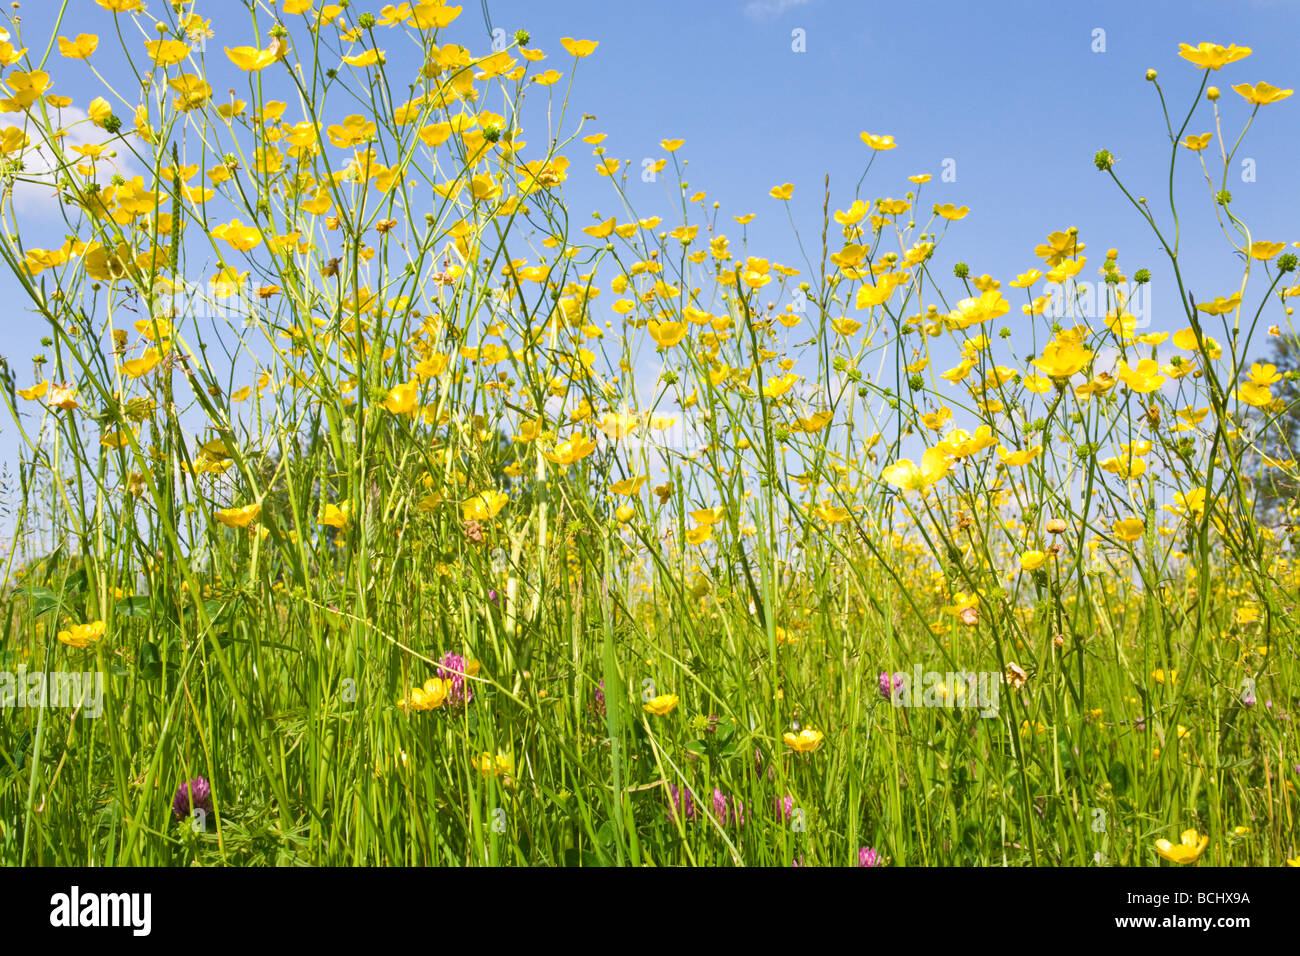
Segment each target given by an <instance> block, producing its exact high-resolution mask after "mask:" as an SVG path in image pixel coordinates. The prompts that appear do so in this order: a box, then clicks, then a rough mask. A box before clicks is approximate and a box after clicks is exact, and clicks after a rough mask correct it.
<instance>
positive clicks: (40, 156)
mask: <svg viewBox="0 0 1300 956" xmlns="http://www.w3.org/2000/svg"><path fill="white" fill-rule="evenodd" d="M59 118H60V119H61V120H62V121H63V129H65V130H66V131H67V135H66V136H65V137H64V138H63V149H64V152H65V153H66V152H68V150H70V149H71V147H73V146H85V145H88V144H90V143H94V142H98V141H101V140H103V139H104V138H105V137H106V135H107V134H105V133H104V131H103V130H102V129H100V128H99V127H98V126H95V125H94V124H92V123H90V122H88V119H89V117H87V115H86V112H85V110H81V109H78V108H77V107H75V106H65V107H63V109H62V110H61V111H60V116H59ZM32 139H33V140H36V139H37V136H36V135H33V137H32ZM117 152H118V155H117V157H116V158H115V159H113V160H109V161H108V162H111V164H112V169H113V171H114V172H117V173H120V174H121V175H122V176H124V177H125V178H126V179H130V178H131V177H133V176H139V175H141V172H140V170H138V169H136V168H135V165H134V164H133V163H132V162H131V156H130V154H129V153H128V152H127V151H126V150H125V149H123V148H121V147H120V146H119V147H118V150H117ZM23 163H24V165H25V170H24V174H25V175H26V176H28V177H31V178H32V179H39V180H42V182H32V181H31V180H30V179H28V180H21V181H19V182H17V183H15V184H14V195H13V199H14V208H15V210H16V211H17V212H19V213H21V214H22V215H24V216H25V217H29V218H34V219H35V218H44V217H55V218H58V219H61V217H60V216H59V202H60V200H59V192H58V190H57V189H55V188H54V185H53V184H52V183H50V182H49V181H48V180H49V179H50V173H51V172H52V171H53V169H54V157H53V156H51V155H50V153H49V151H48V147H46V148H41V149H33V150H29V151H27V152H26V153H24V154H23Z"/></svg>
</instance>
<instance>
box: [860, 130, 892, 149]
mask: <svg viewBox="0 0 1300 956" xmlns="http://www.w3.org/2000/svg"><path fill="white" fill-rule="evenodd" d="M858 138H859V139H860V140H862V142H864V143H866V144H867V145H868V146H870V147H871V148H872V149H874V150H877V151H882V150H886V149H893V148H894V147H895V146H897V145H898V144H897V143H895V142H894V137H892V136H876V135H873V134H871V133H868V132H866V131H863V132H861V133H859V134H858Z"/></svg>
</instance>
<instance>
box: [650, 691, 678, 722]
mask: <svg viewBox="0 0 1300 956" xmlns="http://www.w3.org/2000/svg"><path fill="white" fill-rule="evenodd" d="M676 706H677V695H676V694H660V695H659V696H658V697H652V698H650V699H649V700H647V701H646V702H645V703H644V704H642V705H641V709H642V710H644V711H645V712H646V713H648V714H654V715H655V716H657V717H662V716H664V715H665V714H669V713H671V712H672V710H673V708H674V707H676Z"/></svg>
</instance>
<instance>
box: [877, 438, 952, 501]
mask: <svg viewBox="0 0 1300 956" xmlns="http://www.w3.org/2000/svg"><path fill="white" fill-rule="evenodd" d="M951 468H952V459H951V458H949V456H948V453H947V452H946V451H944V450H943V449H942V448H930V449H928V450H927V451H926V452H925V454H924V455H922V456H921V464H920V467H918V466H917V465H915V464H913V463H912V461H911V459H909V458H902V459H900V460H898V461H896V462H894V463H893V464H892V465H889V466H887V467H886V468H885V469H884V471H882V472H881V473H880V477H882V478H884V479H885V481H887V482H889V483H890V484H891V485H893V486H894V487H895V488H898V489H900V490H902V491H925V490H926V489H927V488H929V487H930V486H931V485H933V484H935V483H936V482H938V481H940V480H941V479H942V478H944V477H945V476H946V475H947V474H948V471H949V470H950V469H951Z"/></svg>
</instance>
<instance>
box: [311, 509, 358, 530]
mask: <svg viewBox="0 0 1300 956" xmlns="http://www.w3.org/2000/svg"><path fill="white" fill-rule="evenodd" d="M350 508H351V506H350V505H349V504H348V503H347V502H344V503H343V506H342V507H340V506H338V505H336V504H333V503H330V504H327V505H325V507H324V508H323V509H322V510H321V515H320V520H319V521H317V522H316V523H317V524H318V525H320V526H321V527H324V528H338V529H340V530H342V528H343V526H344V525H346V524H347V523H348V511H349V510H350Z"/></svg>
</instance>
